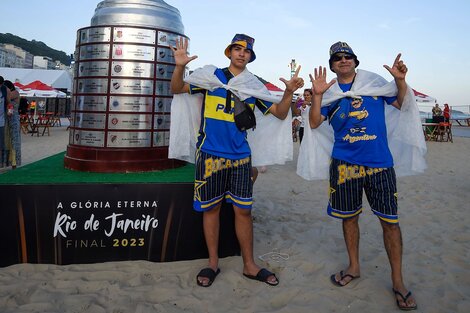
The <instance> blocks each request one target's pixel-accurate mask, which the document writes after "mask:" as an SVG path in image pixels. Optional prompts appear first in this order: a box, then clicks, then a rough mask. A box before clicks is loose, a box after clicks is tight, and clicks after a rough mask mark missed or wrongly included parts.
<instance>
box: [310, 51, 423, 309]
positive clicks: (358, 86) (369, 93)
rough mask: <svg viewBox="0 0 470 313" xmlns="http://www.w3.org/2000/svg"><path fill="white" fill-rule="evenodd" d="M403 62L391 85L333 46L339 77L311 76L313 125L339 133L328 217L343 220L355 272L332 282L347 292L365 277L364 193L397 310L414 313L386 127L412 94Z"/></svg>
mask: <svg viewBox="0 0 470 313" xmlns="http://www.w3.org/2000/svg"><path fill="white" fill-rule="evenodd" d="M400 58H401V54H398V56H397V57H396V59H395V61H394V63H393V66H392V67H389V66H387V65H384V67H385V68H386V69H387V70H388V71H389V72H390V74H391V75H392V76H393V78H394V82H390V83H388V82H387V81H385V80H384V79H383V78H381V77H380V76H378V75H377V74H374V73H370V72H366V71H361V70H356V67H357V66H358V65H359V60H358V58H357V56H356V54H355V53H354V52H353V50H352V48H351V47H350V46H349V45H348V44H347V43H345V42H337V43H335V44H333V45H332V46H331V48H330V59H329V67H330V69H331V71H332V72H334V73H335V74H336V75H337V77H336V80H332V81H330V82H329V83H328V82H327V80H326V68H322V67H321V66H320V67H319V68H316V69H315V70H314V77H312V75H310V79H311V81H312V86H313V87H312V89H313V92H314V97H313V104H312V109H311V110H310V114H309V122H310V127H311V128H313V129H315V128H318V127H319V126H320V124H322V122H323V121H325V120H328V122H329V124H330V125H331V127H332V128H333V131H334V145H333V148H332V152H331V162H330V167H329V179H330V188H329V196H330V200H329V203H328V214H329V215H330V216H332V217H335V218H339V219H341V220H342V223H343V235H344V239H345V243H346V248H347V252H348V256H349V266H348V267H347V268H346V269H344V270H342V271H339V272H338V273H336V274H333V275H331V277H330V279H331V282H332V283H333V284H334V285H336V286H339V287H343V286H346V285H348V284H349V283H350V282H352V281H353V280H355V279H357V278H359V277H360V265H359V223H358V222H359V214H360V213H361V212H362V194H363V190H364V191H365V193H366V196H367V200H368V202H369V204H370V206H371V209H372V211H373V213H374V214H375V215H376V216H377V217H378V218H379V221H380V224H381V226H382V229H383V238H384V244H385V249H386V251H387V255H388V258H389V261H390V265H391V270H392V275H391V276H392V284H393V289H392V290H393V293H394V295H395V298H396V303H397V306H398V307H399V308H400V309H402V310H414V309H416V308H417V305H416V302H415V299H414V298H413V296H412V295H411V292H410V291H409V290H408V289H407V288H406V287H405V284H404V282H403V277H402V237H401V230H400V226H399V224H398V215H397V214H398V213H397V189H396V176H395V170H394V164H393V161H394V160H393V157H392V153H391V150H390V148H389V142H388V139H387V128H388V127H389V124H386V115H387V112H388V111H387V110H391V111H396V112H400V111H399V110H400V109H401V108H402V105H403V103H404V101H405V96H406V95H407V93H408V92H410V91H409V90H408V89H409V88H408V86H407V84H406V82H405V76H406V73H407V71H408V69H407V67H406V65H405V64H404V63H403V61H401V59H400ZM322 101H323V102H322ZM406 101H407V103H408V101H410V100H408V98H407V100H406ZM407 105H408V104H407ZM414 105H415V104H414ZM387 107H388V108H387ZM418 123H419V119H418ZM411 124H413V125H414V124H415V123H414V122H413V123H410V125H411ZM322 127H323V126H322ZM421 137H422V134H421Z"/></svg>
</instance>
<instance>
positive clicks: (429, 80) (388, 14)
mask: <svg viewBox="0 0 470 313" xmlns="http://www.w3.org/2000/svg"><path fill="white" fill-rule="evenodd" d="M99 2H100V1H99V0H42V1H38V0H21V1H15V2H11V3H10V5H9V13H8V14H2V18H1V19H0V32H2V33H7V32H8V33H13V34H15V35H18V36H20V37H23V38H25V39H28V40H32V39H35V40H38V41H43V42H44V43H46V44H47V45H49V46H50V47H52V48H54V49H58V50H62V51H64V52H66V53H68V54H71V53H73V52H74V50H75V40H76V31H77V30H78V29H79V28H82V27H86V26H90V20H91V17H92V16H93V14H94V11H95V8H96V6H97V4H98V3H99ZM166 2H167V3H168V4H170V5H172V6H174V7H176V8H177V9H178V10H179V11H180V13H181V17H182V21H183V24H184V26H185V33H186V35H187V36H189V37H190V39H191V54H192V55H193V54H195V55H198V56H199V58H198V59H196V60H195V61H193V62H192V63H191V64H190V65H191V68H192V69H194V68H197V67H200V66H203V65H205V64H214V65H217V66H220V67H223V66H227V65H228V60H227V59H226V57H225V56H224V54H223V51H224V49H225V47H226V46H227V44H229V43H230V41H231V39H232V37H233V35H234V34H235V33H246V34H249V35H251V36H252V37H254V38H255V39H256V42H255V46H254V50H255V52H256V55H257V59H256V61H254V62H253V63H251V64H250V65H249V66H248V68H249V70H250V71H251V72H253V73H254V74H257V75H259V76H261V77H263V78H265V79H267V80H269V81H271V82H273V83H274V84H276V85H278V86H279V87H283V84H282V82H280V81H279V77H285V78H288V77H289V76H290V68H289V63H290V61H291V59H295V60H296V62H297V63H298V64H300V65H302V71H301V76H302V77H303V78H304V79H306V80H308V74H309V73H311V72H312V71H313V68H314V67H316V66H319V65H323V66H328V57H329V56H328V50H329V47H330V45H331V44H333V43H334V42H336V41H346V42H347V43H349V45H350V46H351V47H352V48H353V50H354V52H355V53H356V54H357V56H358V58H359V60H360V62H361V64H360V68H362V69H365V70H369V71H374V72H376V73H379V74H381V75H382V76H384V77H385V78H386V79H387V80H391V76H390V74H389V73H388V72H387V71H386V70H385V69H384V68H383V65H384V64H388V65H391V64H392V62H393V60H394V58H395V56H396V55H397V54H398V53H399V52H401V53H402V55H403V57H402V59H403V60H404V61H405V63H406V64H407V66H408V68H409V72H408V77H407V81H408V83H409V84H410V85H411V86H412V87H413V88H415V89H417V90H419V91H421V92H423V93H425V94H428V95H431V96H433V97H435V98H437V100H438V102H439V103H441V104H443V103H446V102H447V103H449V104H450V105H463V104H465V105H470V99H469V97H468V96H467V91H468V90H469V89H470V82H469V79H468V78H467V76H468V73H469V72H470V58H469V57H466V54H467V53H469V51H470V40H469V39H468V38H469V36H470V35H469V34H468V32H469V31H470V18H469V13H470V1H467V0H448V1H437V0H427V1H424V0H414V1H410V0H390V1H380V0H364V1H361V0H357V1H343V0H336V1H315V0H302V1H295V0H291V1H280V0H238V1H226V0H198V1H191V0H168V1H166ZM328 74H329V78H333V73H331V72H329V73H328Z"/></svg>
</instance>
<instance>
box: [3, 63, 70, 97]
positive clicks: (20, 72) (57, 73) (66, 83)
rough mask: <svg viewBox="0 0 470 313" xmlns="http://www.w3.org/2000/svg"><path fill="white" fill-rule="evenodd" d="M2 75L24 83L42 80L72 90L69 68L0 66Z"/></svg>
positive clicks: (55, 86) (59, 87)
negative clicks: (47, 68) (46, 68)
mask: <svg viewBox="0 0 470 313" xmlns="http://www.w3.org/2000/svg"><path fill="white" fill-rule="evenodd" d="M0 75H1V76H3V78H5V79H6V80H10V81H12V82H18V83H20V84H23V85H26V84H29V83H31V82H33V81H35V80H40V81H41V82H43V83H44V84H46V85H49V86H51V87H52V88H54V89H60V90H62V91H67V92H72V82H73V79H72V74H71V73H70V72H69V71H67V70H43V69H28V68H9V67H0ZM20 88H21V87H20Z"/></svg>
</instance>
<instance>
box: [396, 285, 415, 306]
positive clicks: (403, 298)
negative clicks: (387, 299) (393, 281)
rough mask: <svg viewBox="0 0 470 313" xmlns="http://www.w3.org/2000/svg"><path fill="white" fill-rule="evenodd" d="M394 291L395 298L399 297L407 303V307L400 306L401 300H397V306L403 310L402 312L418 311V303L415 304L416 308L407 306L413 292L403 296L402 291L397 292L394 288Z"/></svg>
mask: <svg viewBox="0 0 470 313" xmlns="http://www.w3.org/2000/svg"><path fill="white" fill-rule="evenodd" d="M392 290H393V293H395V298H396V296H399V297H400V298H401V299H402V301H403V303H405V305H406V306H403V305H400V300H399V299H396V300H397V306H398V308H399V309H400V310H402V311H412V310H416V309H417V308H418V305H417V304H416V303H415V305H414V306H407V303H406V300H408V298H409V297H410V296H411V291H408V293H407V294H406V296H403V294H402V293H401V292H400V291H398V290H395V288H392Z"/></svg>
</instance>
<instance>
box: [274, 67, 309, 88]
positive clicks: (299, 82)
mask: <svg viewBox="0 0 470 313" xmlns="http://www.w3.org/2000/svg"><path fill="white" fill-rule="evenodd" d="M300 68H301V66H299V67H298V68H297V70H296V71H295V74H294V76H292V78H291V79H290V80H286V79H284V78H279V80H280V81H281V82H283V83H284V84H285V85H286V91H288V92H294V91H296V90H297V89H299V88H302V87H303V86H304V80H303V79H302V78H301V77H299V72H300Z"/></svg>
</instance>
